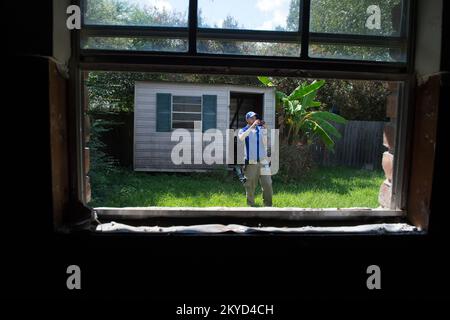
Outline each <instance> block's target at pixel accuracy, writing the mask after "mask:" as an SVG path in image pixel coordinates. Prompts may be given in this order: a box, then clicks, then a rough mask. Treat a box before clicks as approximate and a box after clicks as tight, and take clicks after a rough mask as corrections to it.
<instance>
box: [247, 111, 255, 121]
mask: <svg viewBox="0 0 450 320" xmlns="http://www.w3.org/2000/svg"><path fill="white" fill-rule="evenodd" d="M254 116H256V113H254V112H253V111H249V112H247V113H246V115H245V120H247V119H248V118H251V117H254Z"/></svg>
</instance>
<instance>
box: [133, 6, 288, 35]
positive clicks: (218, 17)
mask: <svg viewBox="0 0 450 320" xmlns="http://www.w3.org/2000/svg"><path fill="white" fill-rule="evenodd" d="M128 1H130V2H134V3H138V4H139V5H147V6H155V7H157V8H160V9H163V8H165V9H166V10H170V11H173V10H175V11H177V12H187V10H188V3H189V0H128ZM289 3H290V0H198V6H199V8H200V9H201V10H202V16H203V19H204V21H205V23H207V24H208V25H211V26H212V25H214V24H217V25H218V26H221V25H222V21H223V20H224V19H225V18H226V17H227V16H228V15H231V16H232V17H234V18H235V19H236V20H237V21H238V22H239V26H241V25H243V27H244V28H246V29H256V30H274V29H275V27H276V26H278V25H280V26H282V27H286V18H287V16H288V12H289ZM186 16H187V15H186Z"/></svg>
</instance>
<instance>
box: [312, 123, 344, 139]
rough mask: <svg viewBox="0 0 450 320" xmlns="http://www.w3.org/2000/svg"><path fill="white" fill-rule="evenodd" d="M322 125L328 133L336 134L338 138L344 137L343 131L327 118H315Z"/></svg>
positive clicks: (330, 134)
mask: <svg viewBox="0 0 450 320" xmlns="http://www.w3.org/2000/svg"><path fill="white" fill-rule="evenodd" d="M315 121H316V122H317V123H318V124H320V126H321V127H322V128H323V129H324V130H325V131H326V133H328V135H329V136H335V137H336V138H338V139H340V138H342V135H341V133H340V132H339V131H338V130H337V129H336V128H335V127H334V126H333V125H332V124H331V123H329V122H328V121H327V120H323V119H316V120H315Z"/></svg>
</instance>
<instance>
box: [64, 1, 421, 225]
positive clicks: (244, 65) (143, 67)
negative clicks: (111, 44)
mask: <svg viewBox="0 0 450 320" xmlns="http://www.w3.org/2000/svg"><path fill="white" fill-rule="evenodd" d="M83 2H84V0H75V1H74V4H78V5H80V6H81V7H82V4H83ZM301 3H302V9H303V10H305V8H308V9H309V5H310V0H303V1H302V2H301ZM191 5H192V6H191ZM415 7H416V6H415V0H411V2H410V6H409V10H410V14H409V15H408V21H407V22H408V23H407V25H408V34H409V37H408V40H407V42H408V56H407V57H408V58H407V63H393V62H379V61H356V60H343V59H316V58H310V57H295V58H292V57H259V56H236V55H231V56H230V55H216V54H213V55H211V54H199V53H196V50H195V48H196V39H197V32H196V30H195V28H196V25H197V21H196V20H197V16H196V12H197V0H190V7H189V20H188V21H189V23H188V25H189V28H188V30H189V38H188V41H189V51H188V52H187V53H181V54H180V53H173V52H138V51H133V52H128V51H127V52H124V51H109V52H106V51H104V50H90V49H81V47H80V44H81V42H80V40H81V33H82V32H83V30H81V31H80V30H76V31H74V32H73V33H72V57H71V63H70V69H71V72H72V74H73V75H74V76H73V77H71V79H70V88H71V93H72V94H73V96H72V97H73V99H72V111H73V112H72V114H71V117H69V130H70V131H71V135H70V136H69V137H70V138H71V140H72V142H74V143H71V144H70V145H69V146H70V147H71V150H70V152H71V154H72V157H71V158H72V161H70V169H71V170H70V174H71V182H72V183H71V188H70V189H71V195H72V198H74V199H75V200H76V201H77V202H78V203H79V204H80V205H81V208H83V209H82V210H75V212H72V213H70V214H69V216H70V217H71V219H75V220H80V219H81V218H82V217H84V219H85V220H89V219H92V211H93V210H92V209H91V208H89V207H88V206H87V205H85V203H86V201H85V200H86V199H85V190H84V188H85V185H84V172H85V171H84V169H85V168H84V161H83V160H84V154H83V150H84V147H85V142H84V139H83V137H84V134H83V133H84V130H85V129H86V128H85V125H84V119H83V117H84V110H83V108H82V107H83V105H82V102H83V100H84V99H85V94H86V92H84V91H83V87H82V86H83V82H82V74H83V72H85V71H93V70H103V71H140V72H145V71H152V72H160V71H163V72H180V73H213V74H235V75H238V74H245V75H261V74H265V75H269V76H297V77H310V78H325V79H326V78H334V79H336V78H338V79H354V80H358V79H360V80H385V81H402V82H403V83H404V86H403V94H404V97H405V99H402V103H401V105H399V106H398V112H399V113H400V114H399V116H398V117H397V126H396V138H395V140H396V146H403V147H402V148H399V147H397V148H398V155H397V154H396V157H394V179H395V180H394V182H395V185H394V186H393V188H394V190H396V196H395V198H394V199H395V201H394V202H395V208H400V209H390V210H387V211H389V212H388V214H386V215H385V217H388V218H392V219H398V218H400V219H402V221H406V217H407V214H408V213H407V211H406V202H407V201H406V198H407V191H408V190H407V186H408V181H409V179H410V177H409V175H408V176H407V173H408V168H409V163H410V157H411V150H410V149H411V141H410V140H411V139H410V137H411V133H412V131H411V130H412V121H411V120H412V113H413V112H412V111H411V110H409V108H408V106H409V104H411V103H412V102H413V101H414V96H413V93H414V90H413V89H414V86H413V84H414V83H415V76H414V73H413V61H414V56H413V53H414V50H413V49H414V46H413V44H414V41H413V39H414V31H415V30H414V25H413V22H412V21H414V20H415V14H416V12H415ZM82 10H83V9H82ZM192 12H195V14H194V15H192ZM308 12H309V10H308ZM307 18H308V19H304V20H303V21H302V23H301V25H302V28H301V29H302V30H305V29H304V28H303V27H307V29H308V30H309V21H308V20H309V14H308V15H307ZM193 26H195V28H193ZM152 28H153V27H152ZM157 29H158V30H161V28H160V27H157ZM155 30H156V29H155ZM158 32H159V31H158ZM161 32H162V30H161ZM263 32H265V31H263ZM270 32H271V31H270ZM305 40H306V41H305ZM308 43H309V32H303V33H302V51H301V52H302V53H305V50H303V47H304V46H305V45H307V44H308ZM193 48H194V50H192V49H193ZM192 51H193V52H192ZM307 52H308V50H307V51H306V53H307ZM350 70H351V71H350ZM399 133H400V134H399ZM357 210H359V209H357ZM351 211H352V210H344V209H338V210H335V212H332V214H331V215H333V214H335V216H336V214H342V213H343V212H344V213H348V214H351V213H352V212H351ZM360 211H361V210H360ZM88 212H90V213H91V217H88V216H89V215H88ZM371 212H372V211H371V210H369V211H368V212H367V214H365V213H363V214H362V215H359V217H358V215H356V216H357V221H360V222H364V221H367V219H368V218H369V219H370V218H371V215H370V213H371ZM81 213H83V214H81ZM94 215H95V213H94ZM162 216H165V214H163V215H162ZM319 216H320V214H319ZM144 218H145V217H144ZM267 218H272V219H273V218H275V219H277V218H279V217H275V215H270V214H268V215H267ZM246 219H249V220H250V221H252V222H255V221H256V220H257V219H256V220H255V219H252V218H246ZM294 220H295V219H294ZM328 220H329V219H325V221H328ZM331 220H332V219H330V221H329V222H330V223H331V224H332V223H333V221H331ZM302 221H303V222H302ZM343 221H346V220H345V219H344V220H343ZM352 221H353V222H355V221H354V220H352ZM297 222H298V223H300V225H301V224H302V223H304V222H305V220H304V219H298V220H296V223H297Z"/></svg>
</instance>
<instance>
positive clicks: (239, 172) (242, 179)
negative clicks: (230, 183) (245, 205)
mask: <svg viewBox="0 0 450 320" xmlns="http://www.w3.org/2000/svg"><path fill="white" fill-rule="evenodd" d="M233 171H234V173H235V174H236V176H237V177H238V179H239V181H240V182H241V183H242V184H244V183H245V182H246V181H247V177H246V176H245V175H244V169H243V168H242V166H241V165H236V166H235V167H234V169H233Z"/></svg>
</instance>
